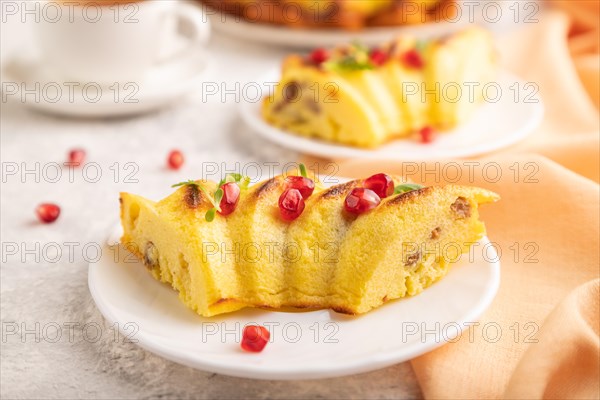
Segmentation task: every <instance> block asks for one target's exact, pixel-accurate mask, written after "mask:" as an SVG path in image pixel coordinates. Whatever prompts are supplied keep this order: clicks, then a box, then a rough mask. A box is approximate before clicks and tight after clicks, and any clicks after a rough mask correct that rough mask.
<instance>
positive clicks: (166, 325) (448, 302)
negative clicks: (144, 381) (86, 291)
mask: <svg viewBox="0 0 600 400" xmlns="http://www.w3.org/2000/svg"><path fill="white" fill-rule="evenodd" d="M486 243H489V241H488V239H487V238H483V239H482V240H481V241H480V243H479V245H478V246H476V247H475V251H473V254H474V256H473V257H472V259H471V260H469V256H468V255H466V254H465V255H463V257H462V259H461V261H459V262H458V263H457V264H456V265H454V266H452V267H451V269H450V271H449V273H448V275H447V276H446V277H445V278H444V279H442V280H441V281H440V282H438V283H436V284H434V285H433V286H432V287H430V288H428V289H427V290H425V291H424V292H423V293H421V294H419V295H417V296H414V297H410V298H406V299H401V300H396V301H392V302H389V303H388V304H386V305H385V306H383V307H380V308H378V309H376V310H374V311H371V312H369V313H367V314H365V315H363V316H360V317H351V316H346V315H342V314H337V313H335V312H332V311H329V310H321V311H312V312H297V313H293V312H275V311H266V310H258V309H246V310H240V311H237V312H233V313H230V314H224V315H220V316H216V317H212V318H203V317H200V316H198V315H197V314H195V313H194V312H192V311H191V310H189V309H188V308H186V307H185V306H184V305H183V304H182V303H181V302H180V301H179V299H178V297H177V293H176V292H175V291H173V290H172V289H171V288H170V287H169V286H167V285H165V284H162V283H160V282H157V281H156V280H154V279H153V278H152V277H151V276H150V274H149V273H148V271H147V270H146V268H145V267H144V266H143V265H142V264H141V263H140V262H138V261H137V260H135V258H134V257H132V256H131V255H130V254H129V253H128V252H127V251H126V250H125V249H124V248H123V247H121V246H110V245H108V244H107V245H106V246H105V247H104V248H103V252H102V258H101V259H100V260H99V261H98V262H96V263H93V264H90V266H89V275H88V284H89V288H90V292H91V294H92V297H93V298H94V301H95V302H96V305H97V306H98V309H99V310H100V311H101V312H102V314H103V315H104V317H105V318H106V319H107V320H108V322H109V323H110V324H115V323H116V324H118V327H119V328H120V329H121V330H122V333H123V334H124V335H125V336H127V337H129V338H130V339H131V340H133V341H134V342H135V343H137V344H138V345H139V346H141V347H143V348H145V349H147V350H149V351H151V352H153V353H156V354H158V355H160V356H162V357H164V358H167V359H169V360H172V361H175V362H178V363H181V364H184V365H188V366H190V367H193V368H198V369H202V370H206V371H210V372H215V373H220V374H225V375H232V376H238V377H244V378H254V379H281V380H298V379H318V378H328V377H336V376H343V375H350V374H356V373H361V372H367V371H371V370H375V369H379V368H383V367H387V366H390V365H393V364H396V363H399V362H402V361H406V360H409V359H411V358H414V357H417V356H419V355H421V354H423V353H426V352H428V351H431V350H433V349H435V348H437V347H439V346H442V345H443V344H445V343H446V342H447V341H452V340H456V339H457V336H458V335H464V334H466V333H463V330H465V329H466V328H467V327H468V324H469V323H472V322H475V321H476V320H477V319H478V318H479V316H480V315H481V314H482V313H483V312H484V311H485V309H486V308H487V307H488V306H489V305H490V303H491V302H492V300H493V298H494V296H495V295H496V292H497V290H498V286H499V282H500V264H499V262H498V260H497V259H498V257H497V255H496V253H495V251H494V248H493V246H488V247H487V250H485V249H486V247H484V246H486ZM484 250H485V251H484ZM484 256H485V258H484ZM249 323H258V324H262V325H267V324H269V325H268V326H269V327H270V329H269V330H270V332H271V339H272V341H271V342H270V343H269V344H268V345H267V347H266V348H265V350H264V351H263V352H262V353H259V354H256V353H254V354H250V353H245V352H243V351H242V350H241V349H240V345H239V340H240V332H241V330H242V329H243V327H244V326H245V325H246V324H249ZM426 331H427V332H426Z"/></svg>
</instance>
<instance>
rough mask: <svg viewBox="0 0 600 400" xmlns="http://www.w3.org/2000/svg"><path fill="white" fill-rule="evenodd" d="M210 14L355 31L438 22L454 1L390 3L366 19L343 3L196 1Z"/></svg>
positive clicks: (453, 13)
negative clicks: (307, 4) (205, 7)
mask: <svg viewBox="0 0 600 400" xmlns="http://www.w3.org/2000/svg"><path fill="white" fill-rule="evenodd" d="M198 1H200V2H201V3H203V4H204V5H206V6H207V7H209V8H210V9H211V10H210V12H211V13H215V12H218V13H223V14H225V17H226V15H232V16H235V17H238V18H241V19H243V20H246V21H248V22H256V23H261V24H273V25H283V26H289V27H293V28H304V29H323V28H325V29H327V28H332V29H348V30H358V29H362V28H364V27H369V26H398V25H409V24H419V23H425V22H438V21H445V20H448V19H453V18H455V17H456V12H457V7H456V4H454V3H456V2H455V0H439V1H437V2H435V3H434V4H432V5H428V6H426V5H425V4H424V2H423V1H418V0H394V1H392V2H391V4H390V5H389V6H388V7H385V8H383V9H381V10H380V11H379V12H377V13H375V14H374V15H368V14H365V13H362V12H360V11H356V10H350V9H348V8H347V7H344V4H343V3H344V1H345V0H334V1H331V2H328V3H325V4H323V3H321V4H323V5H321V6H319V7H313V6H310V5H309V6H304V7H300V6H297V5H293V4H292V5H291V4H290V3H293V1H291V0H254V1H250V2H249V1H243V0H198Z"/></svg>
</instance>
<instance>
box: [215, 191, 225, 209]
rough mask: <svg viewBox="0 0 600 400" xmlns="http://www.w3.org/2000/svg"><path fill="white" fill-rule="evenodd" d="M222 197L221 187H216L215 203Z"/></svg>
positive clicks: (219, 201)
mask: <svg viewBox="0 0 600 400" xmlns="http://www.w3.org/2000/svg"><path fill="white" fill-rule="evenodd" d="M222 199H223V189H221V188H218V189H217V191H216V192H215V203H217V204H219V205H220V204H221V200H222Z"/></svg>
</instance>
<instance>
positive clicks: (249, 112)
mask: <svg viewBox="0 0 600 400" xmlns="http://www.w3.org/2000/svg"><path fill="white" fill-rule="evenodd" d="M279 74H280V73H279V71H276V70H273V71H271V72H270V73H269V74H268V75H266V76H265V77H264V78H263V79H262V80H261V81H260V82H277V81H279ZM497 84H498V86H497V87H499V88H500V91H499V92H498V93H501V94H502V95H501V96H499V99H498V100H497V101H496V102H491V101H490V102H484V103H483V104H481V105H480V106H479V108H478V109H477V110H476V111H475V113H474V115H473V116H472V117H471V119H469V120H468V121H467V122H466V123H464V124H462V125H460V126H458V127H457V128H455V129H453V130H451V131H447V132H443V133H440V134H438V135H436V139H435V140H434V141H433V143H428V144H423V143H420V142H419V141H418V140H417V139H416V135H415V136H414V137H409V138H404V139H396V140H394V141H391V142H389V143H386V144H384V145H382V146H380V147H377V148H375V149H361V148H358V147H352V146H346V145H342V144H336V143H332V142H326V141H323V140H319V139H316V138H308V137H304V136H299V135H296V134H293V133H290V132H287V131H284V130H283V129H280V128H277V127H274V126H272V125H270V124H269V123H267V122H266V121H265V120H264V119H263V118H262V115H261V110H260V108H261V103H262V99H261V100H260V101H255V102H249V101H245V102H243V103H242V104H241V114H242V118H243V119H244V121H245V122H246V123H247V124H248V125H249V126H250V127H251V128H252V130H253V131H254V132H256V133H257V134H258V135H260V136H262V137H264V138H265V139H268V140H270V141H272V142H275V143H277V144H279V145H280V146H283V147H287V148H289V149H292V150H295V151H298V152H301V153H305V154H312V155H315V156H321V157H327V158H376V159H389V160H402V161H412V160H420V161H422V160H431V159H447V158H457V157H470V156H475V155H479V154H484V153H488V152H491V151H495V150H498V149H501V148H504V147H507V146H510V145H512V144H514V143H516V142H519V141H521V140H523V139H524V138H525V137H526V136H527V135H529V134H530V133H531V132H533V130H534V129H535V128H536V127H537V126H538V125H539V124H540V123H541V121H542V117H543V115H544V106H543V104H542V100H541V98H540V97H539V96H538V94H537V92H536V87H537V85H535V84H532V83H527V82H523V81H522V80H520V79H519V78H517V77H515V76H513V75H511V74H508V73H502V74H501V75H500V76H499V79H498V81H497ZM270 87H271V86H270ZM491 90H492V89H490V91H491ZM491 93H493V92H491ZM490 96H492V94H490ZM515 96H518V101H515Z"/></svg>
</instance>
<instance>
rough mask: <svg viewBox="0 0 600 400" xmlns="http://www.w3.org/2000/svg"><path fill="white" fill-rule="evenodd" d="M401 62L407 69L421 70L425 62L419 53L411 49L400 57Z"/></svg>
mask: <svg viewBox="0 0 600 400" xmlns="http://www.w3.org/2000/svg"><path fill="white" fill-rule="evenodd" d="M402 61H403V62H404V64H405V65H406V66H407V67H410V68H415V69H421V68H423V67H424V66H425V62H424V61H423V57H421V53H419V52H418V51H417V50H416V49H411V50H409V51H407V52H406V53H404V55H403V56H402Z"/></svg>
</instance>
